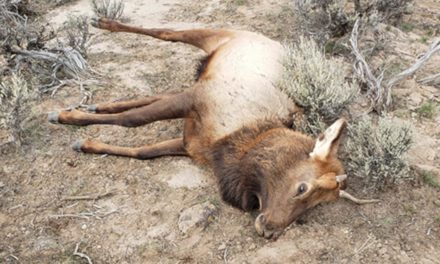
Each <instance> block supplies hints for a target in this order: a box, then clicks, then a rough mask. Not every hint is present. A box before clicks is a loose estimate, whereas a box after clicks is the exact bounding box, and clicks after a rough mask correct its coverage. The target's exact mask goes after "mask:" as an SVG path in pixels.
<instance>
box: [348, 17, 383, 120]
mask: <svg viewBox="0 0 440 264" xmlns="http://www.w3.org/2000/svg"><path fill="white" fill-rule="evenodd" d="M358 37H359V19H358V20H356V22H355V24H354V26H353V31H352V33H351V38H350V44H351V48H352V52H353V54H354V55H355V57H356V60H355V63H354V65H353V67H354V70H355V73H356V75H357V77H358V78H359V79H360V80H361V82H363V83H365V84H366V85H367V87H368V92H367V96H368V97H369V98H370V100H371V108H372V109H374V110H376V111H378V112H381V111H382V110H383V106H386V105H385V104H384V103H385V101H384V100H385V98H387V97H388V93H389V91H388V90H387V89H384V88H383V86H382V80H383V72H382V73H381V74H380V75H379V77H375V76H374V75H373V72H372V70H371V68H370V66H368V63H367V62H366V60H365V58H364V56H363V55H362V53H361V52H360V51H359V47H358Z"/></svg>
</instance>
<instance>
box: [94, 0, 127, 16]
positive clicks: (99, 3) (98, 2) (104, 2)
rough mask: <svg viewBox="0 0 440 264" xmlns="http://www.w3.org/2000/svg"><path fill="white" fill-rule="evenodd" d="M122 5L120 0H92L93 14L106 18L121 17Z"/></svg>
mask: <svg viewBox="0 0 440 264" xmlns="http://www.w3.org/2000/svg"><path fill="white" fill-rule="evenodd" d="M124 6H125V5H124V2H123V1H122V0H92V7H93V11H94V12H95V15H96V16H98V17H104V18H108V19H115V20H116V19H120V18H122V15H123V13H124Z"/></svg>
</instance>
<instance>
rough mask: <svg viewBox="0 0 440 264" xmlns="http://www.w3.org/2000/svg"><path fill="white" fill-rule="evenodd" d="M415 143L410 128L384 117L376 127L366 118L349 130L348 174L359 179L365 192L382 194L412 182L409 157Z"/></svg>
mask: <svg viewBox="0 0 440 264" xmlns="http://www.w3.org/2000/svg"><path fill="white" fill-rule="evenodd" d="M411 143H412V132H411V128H410V127H409V125H407V124H399V123H397V122H396V121H394V120H392V119H390V118H385V117H380V118H379V120H378V122H377V124H376V125H375V124H374V122H373V121H372V119H371V118H369V117H363V118H361V119H359V120H358V121H354V122H352V123H351V124H350V125H349V126H348V133H347V142H346V143H345V144H344V146H345V147H344V149H345V152H346V155H347V160H346V163H347V170H348V172H349V174H350V175H352V176H355V177H357V178H359V180H360V181H361V182H362V183H363V186H364V187H365V189H368V190H373V191H380V190H383V189H385V188H387V187H390V186H393V185H394V184H395V183H397V182H399V181H402V180H408V179H412V174H411V173H410V170H409V166H408V164H407V162H406V160H405V154H406V152H407V151H408V149H409V148H410V146H411Z"/></svg>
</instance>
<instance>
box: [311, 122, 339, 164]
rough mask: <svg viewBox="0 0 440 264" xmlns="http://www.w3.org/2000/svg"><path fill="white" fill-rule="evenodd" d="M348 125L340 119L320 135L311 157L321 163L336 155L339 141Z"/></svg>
mask: <svg viewBox="0 0 440 264" xmlns="http://www.w3.org/2000/svg"><path fill="white" fill-rule="evenodd" d="M346 125H347V121H345V119H343V118H340V119H338V120H336V122H334V123H333V124H332V125H331V126H330V127H328V128H327V129H326V130H325V131H324V133H322V134H321V135H319V137H318V139H316V143H315V148H314V149H313V151H312V153H310V157H312V158H313V159H318V160H321V161H326V160H327V159H328V158H329V156H330V154H336V151H337V150H338V146H339V141H340V140H339V139H340V136H341V134H342V132H343V131H344V128H345V127H346Z"/></svg>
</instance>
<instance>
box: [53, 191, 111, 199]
mask: <svg viewBox="0 0 440 264" xmlns="http://www.w3.org/2000/svg"><path fill="white" fill-rule="evenodd" d="M114 193H115V190H113V189H112V190H110V191H106V192H104V193H99V194H96V195H78V196H65V197H63V198H62V199H61V201H75V200H99V199H101V198H105V197H107V196H111V195H113V194H114Z"/></svg>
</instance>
